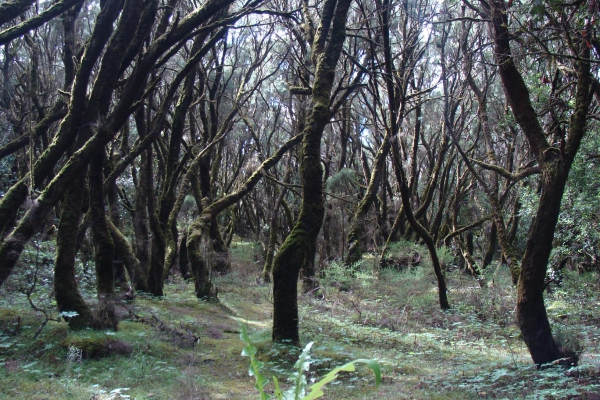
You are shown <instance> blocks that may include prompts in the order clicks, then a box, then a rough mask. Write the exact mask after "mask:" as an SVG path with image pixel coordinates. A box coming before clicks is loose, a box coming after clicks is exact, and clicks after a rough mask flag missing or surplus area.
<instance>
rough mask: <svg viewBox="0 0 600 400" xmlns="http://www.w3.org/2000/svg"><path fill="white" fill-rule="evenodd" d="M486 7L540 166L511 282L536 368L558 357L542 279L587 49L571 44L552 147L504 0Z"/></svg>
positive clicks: (582, 107)
mask: <svg viewBox="0 0 600 400" xmlns="http://www.w3.org/2000/svg"><path fill="white" fill-rule="evenodd" d="M487 6H488V5H487V3H486V7H487ZM489 6H490V9H489V10H490V14H491V22H490V24H491V27H492V30H493V35H494V42H495V52H496V59H497V64H498V71H499V73H500V78H501V80H502V85H503V87H504V91H505V94H506V98H507V100H508V103H509V105H510V107H511V109H512V111H513V113H514V116H515V119H516V121H517V123H518V124H519V126H520V127H521V129H522V130H523V133H524V134H525V137H526V138H527V142H528V144H529V148H530V149H531V152H532V153H533V155H534V156H535V158H536V160H537V162H538V164H539V166H540V169H541V186H542V195H541V197H540V202H539V206H538V210H537V213H536V215H535V217H534V219H533V221H532V223H531V227H530V229H529V234H528V238H527V246H526V250H525V255H524V256H523V260H522V262H521V272H520V276H519V283H518V285H517V323H518V325H519V328H520V329H521V333H522V335H523V340H524V341H525V344H527V348H528V349H529V352H530V354H531V358H532V359H533V362H534V363H535V364H537V365H538V366H539V365H541V364H545V363H549V362H552V361H554V360H556V359H558V358H560V357H561V356H562V352H561V349H560V348H559V347H558V345H557V343H556V342H555V340H554V338H553V336H552V330H551V328H550V323H549V321H548V316H547V314H546V307H545V305H544V278H545V277H546V268H547V264H548V259H549V257H550V252H551V250H552V241H553V238H554V230H555V228H556V223H557V221H558V216H559V213H560V204H561V200H562V196H563V193H564V189H565V184H566V182H567V178H568V175H569V170H570V169H571V165H572V163H573V160H574V158H575V155H576V154H577V151H578V150H579V146H580V144H581V140H582V139H583V137H584V135H585V132H586V129H585V125H586V122H587V114H588V109H589V104H590V102H591V99H592V90H590V88H591V85H592V84H591V76H590V63H589V61H587V60H589V58H590V49H589V47H587V46H586V44H585V41H586V40H587V39H585V38H580V39H578V41H577V42H576V43H574V46H575V47H574V48H575V49H576V50H577V52H578V53H579V54H576V56H577V59H576V61H574V64H575V69H576V71H577V80H576V97H575V106H574V109H573V112H572V114H571V119H570V121H569V129H568V131H569V136H568V138H567V139H566V142H564V143H563V145H562V146H561V148H560V149H559V148H557V147H553V146H551V145H550V144H549V143H548V141H547V139H546V134H545V132H544V131H543V129H542V127H541V125H540V121H539V119H538V116H537V113H536V112H535V110H534V109H533V106H532V104H531V97H530V93H529V89H528V88H527V86H526V85H525V82H524V80H523V78H522V76H521V73H520V72H519V71H518V69H517V67H516V65H515V63H514V60H513V58H512V54H511V48H510V35H509V32H508V16H507V10H506V4H505V2H504V1H503V0H493V1H491V2H490V3H489ZM587 34H588V35H589V33H587ZM584 35H585V34H584Z"/></svg>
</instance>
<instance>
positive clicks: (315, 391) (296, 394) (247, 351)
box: [240, 324, 381, 400]
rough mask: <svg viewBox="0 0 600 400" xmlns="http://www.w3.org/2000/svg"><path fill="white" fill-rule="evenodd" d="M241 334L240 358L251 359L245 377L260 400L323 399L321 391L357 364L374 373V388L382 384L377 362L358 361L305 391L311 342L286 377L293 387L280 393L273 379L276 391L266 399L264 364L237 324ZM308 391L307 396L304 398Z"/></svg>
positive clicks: (244, 327) (243, 328)
mask: <svg viewBox="0 0 600 400" xmlns="http://www.w3.org/2000/svg"><path fill="white" fill-rule="evenodd" d="M240 326H241V330H242V332H241V333H240V338H241V339H242V341H244V343H246V346H245V347H244V349H243V350H242V356H245V357H250V366H249V369H248V374H249V375H250V376H254V382H255V383H254V387H255V388H256V389H257V390H258V392H259V394H260V399H261V400H268V399H277V400H312V399H318V398H319V397H321V396H323V394H324V392H323V388H324V387H325V385H327V384H328V383H330V382H333V381H335V380H336V379H337V377H338V374H339V373H340V372H354V371H355V365H356V364H366V365H367V366H368V367H369V368H371V370H372V371H373V373H374V374H375V387H378V386H379V383H381V369H380V367H379V363H378V362H377V360H366V359H358V360H354V361H351V362H349V363H347V364H344V365H342V366H340V367H337V368H334V369H333V370H331V371H330V372H329V373H327V374H326V375H325V376H324V377H323V378H321V380H319V381H318V382H316V383H314V384H313V385H312V386H310V387H308V388H307V381H306V376H305V375H304V372H306V371H308V369H309V367H310V354H309V353H310V349H311V347H312V345H313V344H314V342H310V343H309V344H307V345H306V347H304V350H303V351H302V353H301V354H300V356H299V357H298V361H296V364H294V369H293V370H292V372H291V373H290V375H289V380H290V381H291V382H292V386H291V387H290V388H289V389H288V390H286V391H285V392H284V391H282V390H281V386H280V384H279V380H278V379H277V377H276V376H273V385H274V387H275V391H274V393H273V395H272V396H269V395H268V394H267V393H266V392H265V389H264V388H265V386H266V385H267V384H268V383H269V380H268V379H267V378H265V376H264V375H263V374H262V372H261V370H262V368H263V367H264V363H263V362H262V361H259V360H258V359H257V358H256V351H257V350H256V347H255V346H254V345H253V344H252V342H251V341H250V337H249V336H248V332H247V331H246V326H245V325H244V324H240ZM307 391H308V394H307Z"/></svg>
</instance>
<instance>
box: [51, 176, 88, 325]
mask: <svg viewBox="0 0 600 400" xmlns="http://www.w3.org/2000/svg"><path fill="white" fill-rule="evenodd" d="M84 185H85V182H84V179H83V177H80V178H78V179H77V180H76V181H75V182H74V183H73V185H71V188H70V189H69V191H68V192H67V194H66V195H65V198H64V200H63V204H62V207H61V213H60V223H59V225H58V234H57V237H56V259H55V262H54V265H55V266H54V298H55V300H56V305H57V307H58V310H59V311H60V312H69V311H74V312H76V313H77V315H76V316H74V317H71V318H68V319H67V322H68V323H69V327H70V328H71V329H83V328H86V327H87V326H88V325H89V321H90V317H91V311H90V308H89V307H88V305H87V304H86V303H85V301H84V300H83V297H81V295H80V294H79V289H78V287H77V281H76V280H75V258H76V255H77V249H76V247H77V246H76V245H77V230H78V227H79V221H80V219H81V206H82V197H83V191H84V189H83V186H84Z"/></svg>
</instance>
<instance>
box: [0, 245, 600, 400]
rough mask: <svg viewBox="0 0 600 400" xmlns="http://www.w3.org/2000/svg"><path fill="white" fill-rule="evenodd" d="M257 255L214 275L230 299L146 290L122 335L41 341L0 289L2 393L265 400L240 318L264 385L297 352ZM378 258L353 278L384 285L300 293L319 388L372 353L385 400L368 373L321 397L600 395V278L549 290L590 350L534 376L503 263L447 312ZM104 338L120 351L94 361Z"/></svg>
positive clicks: (420, 280) (452, 277)
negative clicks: (377, 267)
mask: <svg viewBox="0 0 600 400" xmlns="http://www.w3.org/2000/svg"><path fill="white" fill-rule="evenodd" d="M244 250H246V251H244ZM253 251H254V246H253V245H249V244H248V245H245V244H238V245H237V247H236V248H235V249H234V250H233V251H232V254H233V260H234V266H235V271H234V272H233V273H232V274H230V275H228V276H225V277H220V278H218V279H217V280H216V285H217V286H218V287H219V297H220V300H221V301H220V303H215V302H202V301H198V300H196V299H195V298H194V296H193V284H192V283H188V282H184V281H181V280H175V281H173V282H170V283H169V284H167V285H166V288H165V292H166V295H165V297H164V298H163V299H157V298H153V297H152V296H147V295H138V296H137V298H136V299H135V301H134V302H132V303H123V304H120V305H119V306H118V307H117V312H118V314H119V316H120V319H121V321H120V325H119V331H118V332H94V331H90V330H84V331H80V332H70V331H69V329H68V327H67V325H66V324H65V323H64V322H61V323H58V322H50V323H48V325H47V326H46V327H45V328H44V329H43V330H42V332H41V334H40V335H39V337H38V338H37V339H33V335H34V333H35V332H36V331H37V329H38V327H39V325H40V323H41V322H42V321H43V318H42V317H41V316H40V315H39V314H36V313H35V312H34V311H33V310H31V308H30V307H29V305H28V303H27V301H26V297H25V296H24V295H22V294H19V293H16V292H13V291H7V289H6V288H4V287H3V288H2V289H0V398H2V399H3V398H7V399H10V398H24V399H25V398H26V399H90V398H94V399H119V398H135V399H203V398H205V399H251V398H257V393H256V392H255V389H254V383H253V379H252V378H251V377H249V376H248V374H247V371H248V364H247V363H248V360H247V359H245V358H244V357H242V356H241V354H240V353H241V349H242V347H243V346H244V344H243V343H242V342H241V341H240V339H239V322H240V321H244V323H245V324H246V325H247V326H248V328H249V332H250V336H251V339H252V341H253V343H254V344H255V345H256V347H257V348H258V354H257V357H258V358H259V359H260V360H261V361H263V362H264V363H265V369H264V375H265V376H266V377H267V378H271V376H272V375H276V376H278V377H285V376H287V375H288V374H289V371H290V369H291V368H292V366H293V365H294V363H295V361H296V359H297V357H298V354H299V352H300V350H299V349H296V348H292V347H289V346H282V345H273V344H271V342H270V324H271V318H272V294H271V288H270V286H267V285H260V284H257V280H256V277H257V276H260V270H261V267H262V265H260V263H256V262H255V261H254V259H253V255H252V254H248V253H250V252H253ZM372 264H373V263H371V262H365V263H363V264H362V265H361V266H360V271H358V272H359V274H357V275H356V276H359V277H360V276H363V277H364V276H367V275H371V276H378V277H379V279H368V280H364V281H362V282H361V281H356V280H354V281H352V278H348V277H344V278H343V279H350V282H349V283H350V284H349V285H348V287H349V290H348V291H343V290H340V287H339V285H336V283H335V282H334V279H325V280H324V282H325V283H327V286H326V287H324V288H323V290H321V291H320V292H319V294H318V295H317V296H315V295H313V296H308V295H307V296H302V297H301V298H300V299H299V306H300V313H301V316H300V318H301V319H300V325H301V338H302V342H303V343H308V342H309V341H314V342H316V343H315V345H314V347H313V349H312V351H311V356H312V365H311V368H310V370H309V372H308V381H309V383H310V382H311V381H315V380H318V378H319V377H321V376H323V374H325V373H326V372H327V371H329V370H331V369H332V368H334V367H336V366H339V365H342V364H344V363H346V362H348V361H350V360H352V359H357V358H375V359H378V360H379V362H380V364H381V366H382V372H383V381H382V385H381V386H380V387H379V389H378V390H377V393H376V394H374V393H373V390H374V389H373V387H374V386H373V375H372V373H371V372H370V371H369V370H368V369H367V368H359V369H358V371H357V373H355V374H345V375H342V376H341V378H340V379H339V380H338V381H337V382H335V383H334V384H332V385H331V386H330V387H329V388H328V390H327V391H326V395H325V397H324V398H327V399H346V398H352V399H372V398H377V399H402V398H423V399H475V398H507V399H515V398H532V399H533V398H548V399H551V398H568V397H576V396H579V397H578V398H586V397H585V396H586V393H587V394H591V393H597V392H600V385H599V383H598V382H600V351H599V348H600V346H599V343H600V328H599V325H600V323H599V322H600V319H599V317H598V316H599V315H600V297H599V294H598V292H599V291H598V276H597V275H593V274H591V275H586V276H579V275H575V274H566V275H565V279H564V282H563V284H562V286H561V287H558V288H553V291H552V293H551V294H548V295H547V304H548V306H549V307H548V313H549V317H550V319H551V321H552V324H553V327H554V329H555V332H557V333H559V332H560V333H559V335H558V336H561V337H563V338H566V339H563V340H569V341H572V342H573V343H579V345H580V346H581V347H582V348H583V354H582V357H581V366H580V367H579V368H575V369H571V370H564V369H549V370H546V371H537V370H535V368H534V367H533V365H532V363H531V360H530V358H529V355H528V353H527V350H526V348H525V346H524V344H523V342H522V340H521V339H520V334H519V331H518V329H517V328H516V326H515V323H514V307H515V290H514V288H513V287H512V285H511V284H510V277H509V276H508V273H507V271H505V269H504V268H499V269H497V270H492V271H490V272H489V273H488V277H487V278H488V279H487V281H488V282H490V285H489V286H488V287H485V288H480V287H479V285H478V284H477V282H475V281H474V280H473V279H472V278H470V277H468V276H465V275H463V274H462V273H460V272H458V271H456V270H450V271H447V278H448V286H449V288H450V292H449V299H450V301H451V305H452V307H453V308H452V309H451V310H450V311H448V312H442V311H441V310H439V307H438V305H437V293H436V289H435V287H436V286H435V283H434V282H435V278H434V276H433V272H432V271H431V270H430V267H428V266H427V265H422V266H416V267H413V268H411V269H407V270H405V271H402V272H398V271H375V272H374V271H372V270H371V268H372V267H371V266H372ZM356 272H357V271H355V272H354V273H355V274H356ZM336 273H337V274H339V273H340V271H336ZM333 275H334V274H331V275H330V277H332V276H333ZM340 279H341V278H340ZM39 290H40V291H45V290H49V289H48V288H46V287H44V286H41V287H40V289H39ZM157 321H160V322H161V323H162V325H161V324H159V323H158V322H157ZM195 338H198V339H199V340H198V342H195ZM107 344H108V345H110V346H112V348H113V350H114V349H115V348H117V349H120V350H119V351H116V350H115V351H113V353H112V354H109V355H106V354H104V353H99V354H96V356H95V358H86V357H87V356H88V354H86V353H92V354H93V353H94V351H90V350H89V349H93V348H95V347H94V346H100V347H101V348H102V346H104V347H106V346H107ZM77 349H80V350H83V354H81V355H82V356H83V357H80V356H79V354H80V353H78V352H77ZM86 349H87V351H86ZM282 384H283V385H284V386H285V384H286V382H285V380H284V381H283V382H282ZM267 389H268V390H272V387H269V386H267ZM126 396H130V397H126Z"/></svg>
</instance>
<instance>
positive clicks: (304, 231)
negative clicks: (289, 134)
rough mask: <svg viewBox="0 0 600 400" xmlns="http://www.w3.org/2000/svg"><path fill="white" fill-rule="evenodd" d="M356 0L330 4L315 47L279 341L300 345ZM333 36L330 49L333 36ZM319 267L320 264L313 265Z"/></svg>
mask: <svg viewBox="0 0 600 400" xmlns="http://www.w3.org/2000/svg"><path fill="white" fill-rule="evenodd" d="M350 3H351V0H337V1H336V0H327V1H326V2H325V4H324V5H323V15H322V17H321V25H320V26H319V29H318V31H317V34H316V36H315V39H314V43H313V59H314V60H316V62H317V64H316V70H315V81H314V84H313V87H312V104H311V110H310V114H309V116H308V119H307V123H306V127H305V129H304V131H303V140H302V158H301V164H300V174H301V177H302V204H301V206H300V215H299V217H298V221H297V222H296V224H295V226H294V228H293V229H292V232H291V233H290V235H289V236H288V237H287V239H286V240H285V242H284V243H283V245H282V246H281V248H280V249H279V252H278V253H277V256H276V257H275V260H274V262H273V306H274V309H273V341H275V342H282V341H291V343H293V344H298V343H299V341H300V336H299V332H298V274H299V272H300V269H301V268H302V265H303V264H304V263H305V262H306V257H307V256H308V255H309V254H310V253H311V249H313V248H314V247H315V246H316V244H315V243H316V240H317V236H318V234H319V231H320V230H321V224H322V223H323V216H324V213H325V207H324V203H323V182H322V180H323V167H322V165H321V138H322V136H323V130H324V129H325V126H326V125H327V124H328V123H329V120H330V118H331V116H330V110H329V103H330V96H331V90H332V87H333V82H334V78H335V68H336V65H337V62H338V59H339V57H340V53H341V50H342V46H343V44H344V40H345V38H346V18H347V14H348V9H349V7H350ZM330 30H331V33H330V34H331V37H330V38H329V42H328V44H327V47H325V42H326V41H327V37H328V32H329V31H330ZM313 262H314V260H313Z"/></svg>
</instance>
